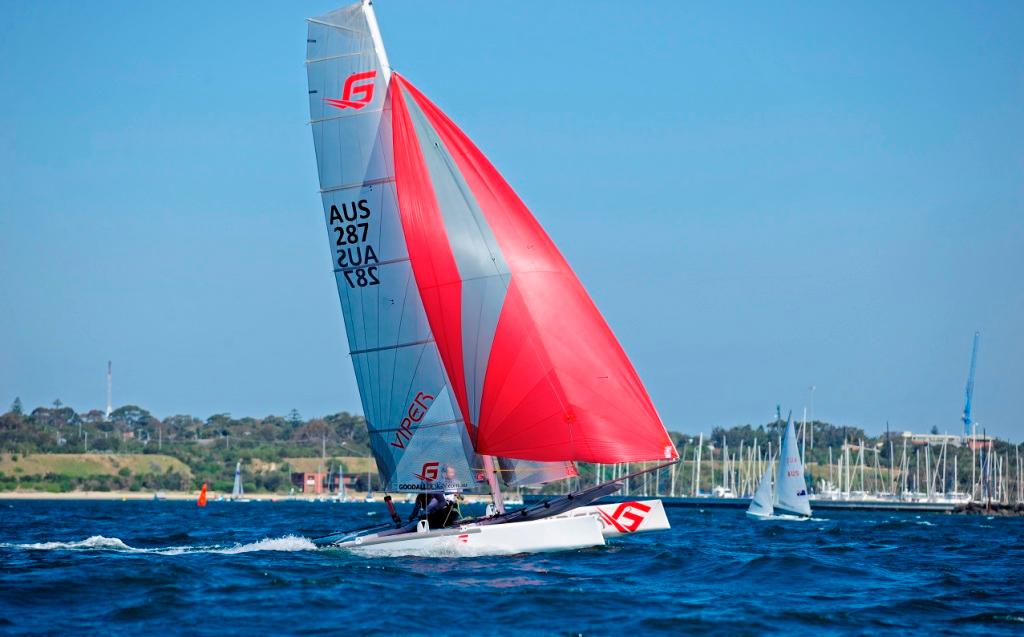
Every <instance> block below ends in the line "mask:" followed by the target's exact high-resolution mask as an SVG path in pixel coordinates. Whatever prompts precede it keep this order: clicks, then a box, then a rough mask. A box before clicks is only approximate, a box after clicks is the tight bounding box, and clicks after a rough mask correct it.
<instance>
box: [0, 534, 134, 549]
mask: <svg viewBox="0 0 1024 637" xmlns="http://www.w3.org/2000/svg"><path fill="white" fill-rule="evenodd" d="M0 546H3V547H4V548H20V549H25V550H32V551H59V550H65V551H71V550H76V549H77V550H88V549H93V550H107V551H137V550H139V549H133V548H132V547H130V546H128V545H127V544H125V543H124V542H122V541H121V540H120V539H119V538H116V537H103V536H102V535H94V536H92V537H90V538H86V539H84V540H79V541H77V542H37V543H35V544H0Z"/></svg>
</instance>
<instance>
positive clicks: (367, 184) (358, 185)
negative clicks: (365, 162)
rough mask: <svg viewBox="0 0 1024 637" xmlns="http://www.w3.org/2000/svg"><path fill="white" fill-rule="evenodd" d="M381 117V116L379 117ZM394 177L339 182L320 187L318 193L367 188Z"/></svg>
mask: <svg viewBox="0 0 1024 637" xmlns="http://www.w3.org/2000/svg"><path fill="white" fill-rule="evenodd" d="M381 119H383V118H381ZM393 183H395V178H394V177H393V176H392V177H378V178H376V179H367V180H365V181H353V182H349V183H347V184H341V185H339V186H329V187H327V188H320V193H321V194H324V193H329V192H338V191H340V190H352V189H353V188H367V187H370V186H377V185H379V184H393Z"/></svg>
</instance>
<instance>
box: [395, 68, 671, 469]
mask: <svg viewBox="0 0 1024 637" xmlns="http://www.w3.org/2000/svg"><path fill="white" fill-rule="evenodd" d="M390 97H391V102H392V103H391V107H392V112H391V117H392V123H393V125H392V134H393V143H394V162H395V178H396V182H397V195H398V203H399V209H400V213H401V223H402V227H403V229H404V231H405V238H406V245H407V248H408V254H409V257H410V259H411V261H412V271H413V273H414V275H415V282H416V286H417V287H418V288H419V292H420V296H421V298H422V301H423V304H424V308H425V309H426V315H427V318H428V320H429V322H430V327H431V328H432V329H431V331H432V332H433V335H434V338H435V339H436V341H437V346H438V350H439V351H440V355H441V360H442V361H443V363H444V367H445V370H446V371H447V373H448V378H449V380H450V389H451V391H452V393H453V396H454V399H455V402H456V404H457V405H458V407H459V409H460V411H461V413H462V414H463V415H464V416H465V420H466V426H467V427H468V429H469V431H470V434H471V436H472V439H473V444H474V447H475V449H476V451H477V452H478V453H481V454H487V455H491V456H504V457H507V458H516V459H522V460H534V461H574V460H575V461H585V462H600V463H613V462H637V461H644V460H675V459H677V458H678V454H677V452H676V449H675V446H674V445H673V444H672V441H671V439H670V438H669V435H668V432H667V431H666V430H665V427H664V425H663V424H662V422H661V419H660V418H659V416H658V414H657V412H656V410H655V408H654V405H653V403H652V402H651V399H650V397H649V396H648V395H647V391H646V389H645V388H644V386H643V384H642V383H641V381H640V378H639V376H638V375H637V373H636V371H635V370H634V369H633V366H632V364H631V363H630V361H629V359H628V358H627V357H626V354H625V352H623V350H622V347H621V346H620V345H619V343H618V341H617V340H616V338H615V336H614V335H613V334H612V332H611V329H609V327H608V325H607V324H606V323H605V321H604V319H603V317H602V316H601V314H600V312H598V310H597V308H596V306H595V305H594V303H593V302H592V301H591V299H590V297H589V296H588V295H587V292H586V290H585V289H584V288H583V285H582V284H581V283H580V282H579V280H578V279H577V278H576V275H575V274H574V273H573V272H572V270H571V269H570V268H569V265H568V264H567V263H566V261H565V259H564V258H563V257H562V255H561V253H560V252H559V251H558V249H557V248H556V247H555V245H554V243H553V242H552V241H551V239H550V238H549V237H548V235H547V234H546V233H545V232H544V230H543V228H541V226H540V224H539V223H538V222H537V220H536V219H535V218H534V217H533V215H532V214H531V213H530V211H529V210H528V209H527V208H526V206H525V205H524V204H523V202H522V201H520V199H519V198H518V196H516V194H515V192H514V191H513V190H512V188H511V187H510V186H509V185H508V184H507V183H506V182H505V180H504V179H503V178H502V176H501V175H500V174H499V173H498V171H497V170H496V169H495V168H494V166H492V165H491V163H490V162H489V161H488V160H487V158H486V157H484V155H483V154H482V153H481V152H480V151H479V150H478V149H477V148H476V146H474V145H473V143H472V142H471V141H470V140H469V138H468V137H466V135H465V134H463V133H462V131H461V130H459V129H458V128H457V127H456V126H455V124H454V123H452V121H451V120H450V119H448V117H447V116H446V115H445V114H444V113H442V112H441V111H440V109H438V107H437V106H435V105H434V104H433V103H432V102H431V101H430V100H428V99H427V98H426V97H425V96H424V95H423V94H422V93H420V92H419V91H418V90H417V89H416V88H415V87H413V86H412V84H410V83H409V82H408V81H407V80H406V79H405V78H403V77H401V76H399V75H397V74H396V75H395V76H394V80H393V81H392V82H391V92H390Z"/></svg>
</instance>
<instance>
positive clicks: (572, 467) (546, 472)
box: [497, 458, 579, 487]
mask: <svg viewBox="0 0 1024 637" xmlns="http://www.w3.org/2000/svg"><path fill="white" fill-rule="evenodd" d="M497 460H498V470H499V471H500V473H501V479H502V482H503V483H504V484H505V485H506V486H510V487H530V486H537V485H540V484H546V483H548V482H554V481H556V480H564V479H565V478H574V477H576V476H577V475H579V471H578V470H577V469H576V463H574V462H538V461H536V460H514V459H512V458H498V459H497Z"/></svg>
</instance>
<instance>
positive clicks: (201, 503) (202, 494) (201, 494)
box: [196, 482, 206, 507]
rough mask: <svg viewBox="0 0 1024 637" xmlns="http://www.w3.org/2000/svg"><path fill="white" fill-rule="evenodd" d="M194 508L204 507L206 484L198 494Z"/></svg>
mask: <svg viewBox="0 0 1024 637" xmlns="http://www.w3.org/2000/svg"><path fill="white" fill-rule="evenodd" d="M196 506H201V507H204V506H206V483H205V482H204V483H203V488H202V490H201V491H200V492H199V499H198V500H196Z"/></svg>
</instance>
